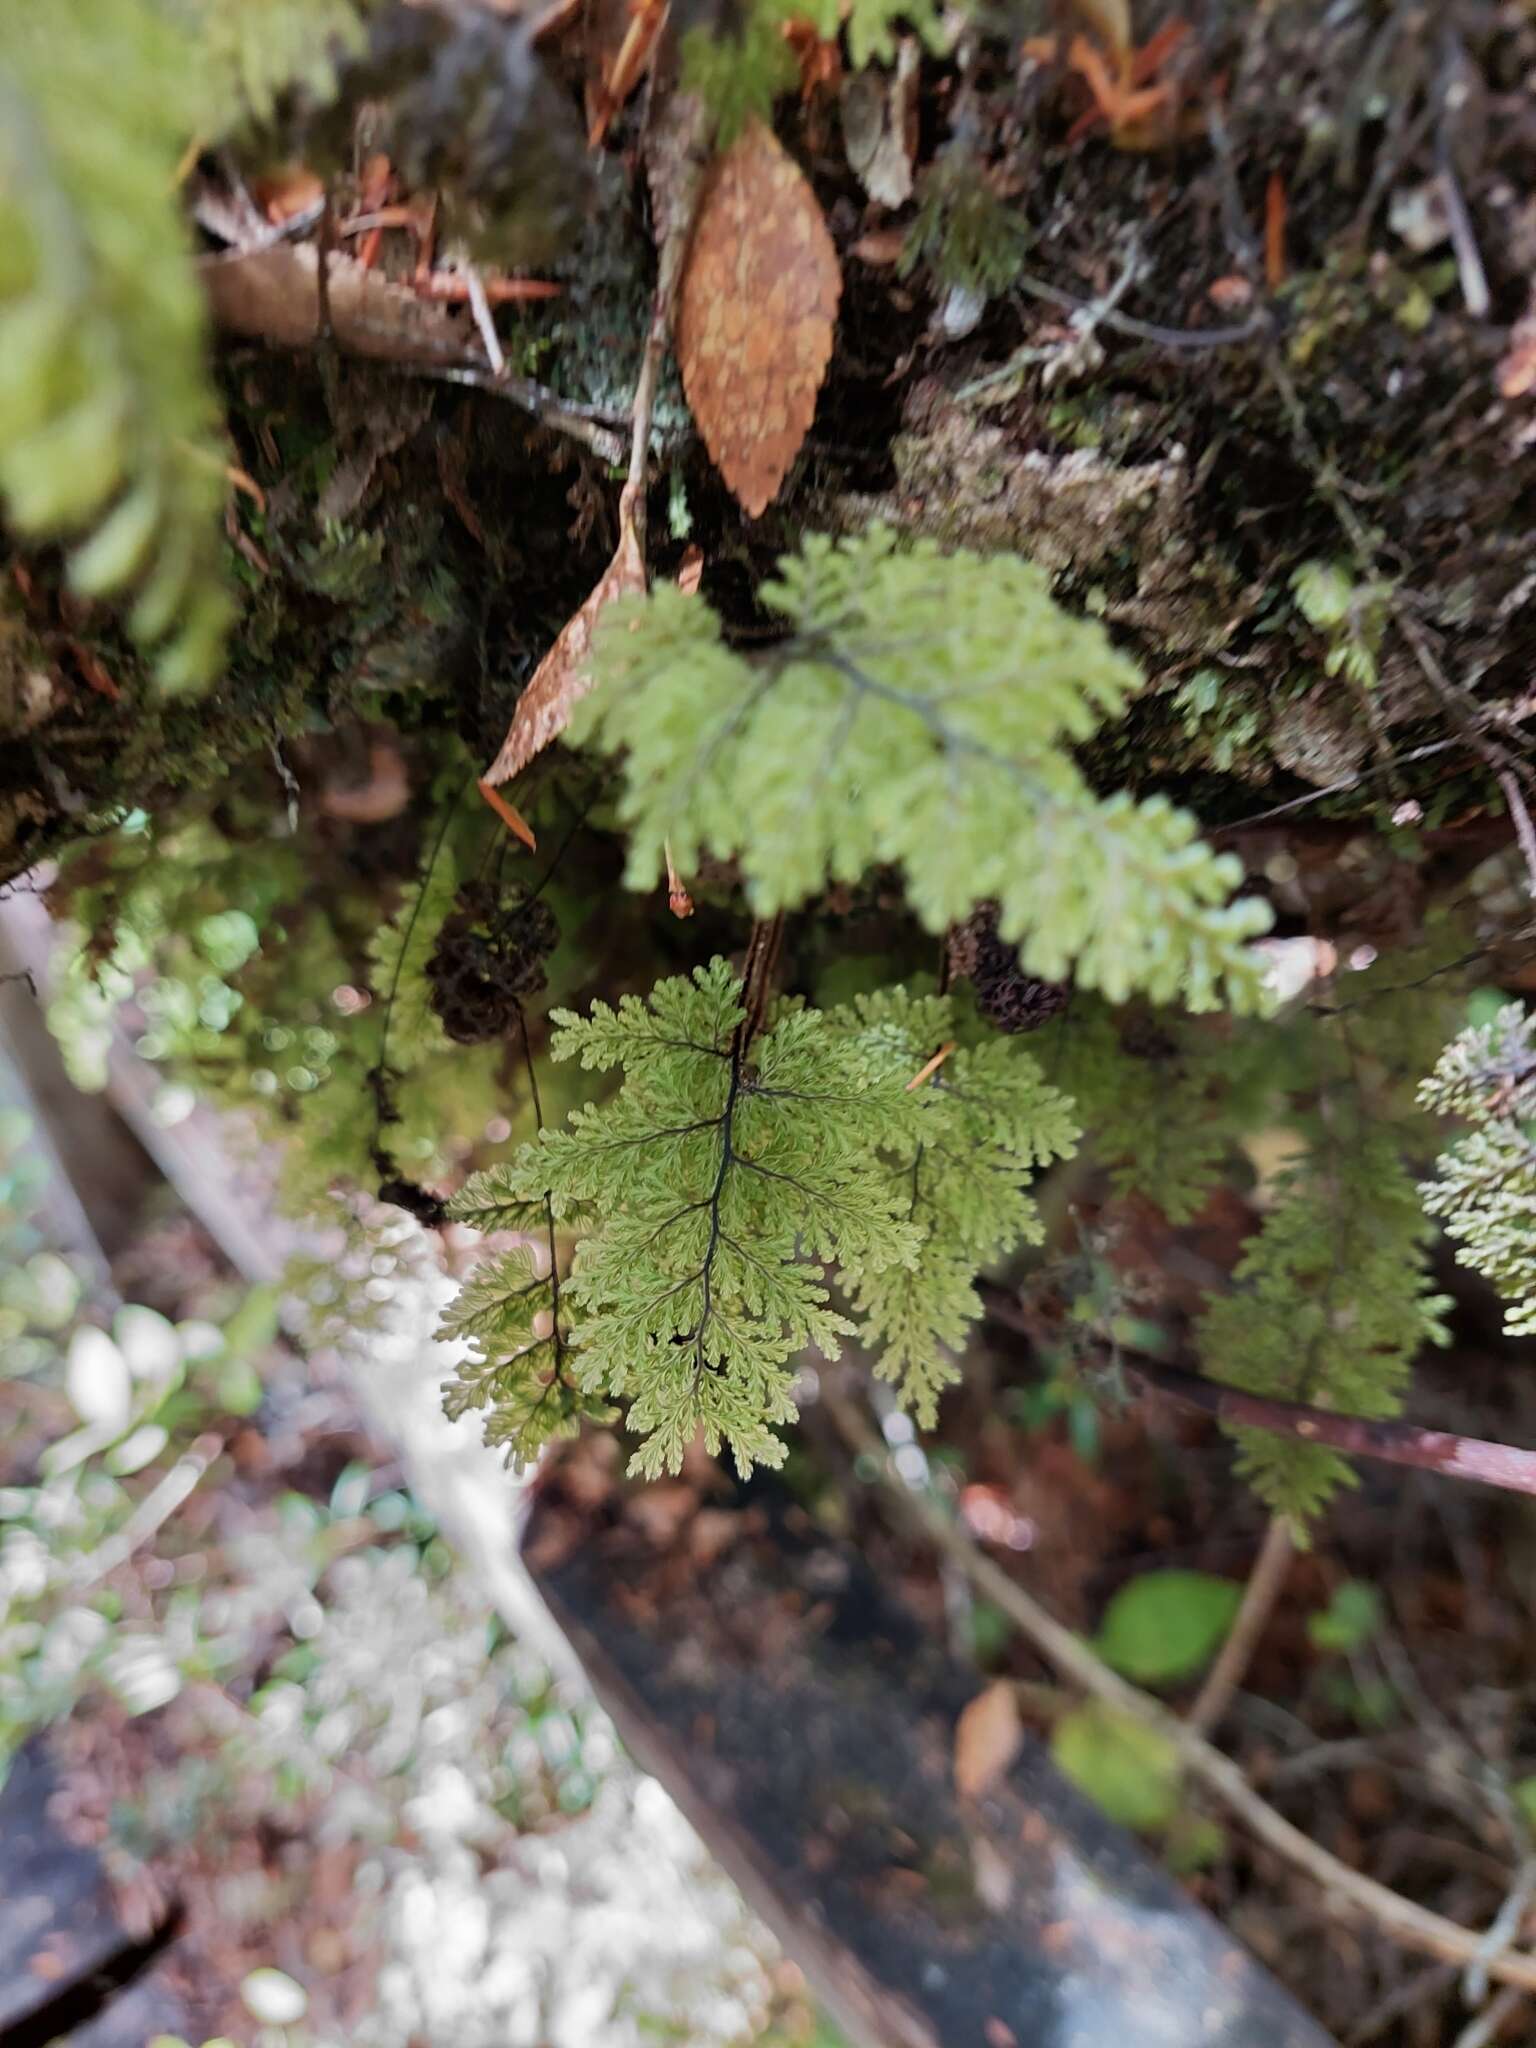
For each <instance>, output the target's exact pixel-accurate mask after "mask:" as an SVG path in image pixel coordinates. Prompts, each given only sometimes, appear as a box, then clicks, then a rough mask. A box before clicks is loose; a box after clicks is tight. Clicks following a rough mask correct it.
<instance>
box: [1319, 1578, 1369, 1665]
mask: <svg viewBox="0 0 1536 2048" xmlns="http://www.w3.org/2000/svg"><path fill="white" fill-rule="evenodd" d="M1381 1617H1382V1606H1381V1595H1380V1594H1379V1593H1378V1592H1377V1590H1376V1588H1375V1587H1374V1586H1368V1585H1366V1584H1365V1582H1364V1581H1363V1580H1361V1579H1346V1580H1345V1581H1344V1583H1343V1585H1342V1586H1336V1587H1335V1588H1334V1593H1333V1598H1332V1599H1331V1600H1330V1601H1329V1602H1328V1605H1327V1606H1326V1607H1325V1608H1323V1609H1322V1610H1321V1611H1320V1612H1319V1613H1317V1614H1313V1615H1309V1616H1308V1617H1307V1635H1308V1638H1309V1639H1310V1641H1311V1644H1312V1647H1313V1649H1314V1650H1343V1651H1348V1650H1359V1649H1362V1648H1363V1647H1364V1645H1365V1644H1366V1643H1368V1642H1369V1641H1370V1640H1371V1637H1372V1636H1373V1635H1375V1633H1376V1631H1377V1630H1378V1629H1379V1628H1380V1627H1381Z"/></svg>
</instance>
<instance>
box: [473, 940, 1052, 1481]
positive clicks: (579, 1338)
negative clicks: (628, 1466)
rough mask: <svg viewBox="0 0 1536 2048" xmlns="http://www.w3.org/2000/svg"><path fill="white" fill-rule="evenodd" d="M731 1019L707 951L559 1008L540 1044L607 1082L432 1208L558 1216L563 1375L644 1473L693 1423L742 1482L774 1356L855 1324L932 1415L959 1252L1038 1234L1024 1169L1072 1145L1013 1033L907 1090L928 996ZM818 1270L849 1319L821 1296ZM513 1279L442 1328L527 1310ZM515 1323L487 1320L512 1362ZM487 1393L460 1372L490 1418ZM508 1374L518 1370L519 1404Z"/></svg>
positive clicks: (770, 1409)
mask: <svg viewBox="0 0 1536 2048" xmlns="http://www.w3.org/2000/svg"><path fill="white" fill-rule="evenodd" d="M743 1018H744V1012H743V1009H742V1004H741V984H740V982H739V981H738V979H737V977H736V976H735V975H734V974H733V973H732V972H731V970H730V969H729V967H728V966H727V965H726V964H725V963H724V962H723V961H719V960H717V961H715V962H714V963H713V964H712V965H711V966H710V967H709V968H707V969H704V968H700V969H697V970H696V971H695V973H694V974H693V976H692V977H691V979H686V980H684V979H677V980H669V981H663V982H661V983H660V984H659V985H658V986H657V987H656V988H655V989H654V990H653V991H652V993H651V995H650V996H649V997H648V998H647V1000H646V1001H645V1002H643V1003H642V1002H640V1001H639V1000H638V999H636V998H635V997H633V996H630V997H626V998H625V999H624V1000H623V1001H622V1002H621V1003H620V1004H619V1006H618V1008H617V1009H610V1008H609V1007H608V1006H607V1005H606V1004H603V1003H598V1004H596V1005H595V1006H594V1008H593V1011H592V1014H591V1015H590V1017H576V1016H573V1015H571V1014H570V1013H569V1012H564V1011H557V1012H556V1013H555V1021H556V1023H557V1025H558V1027H559V1029H558V1033H557V1035H556V1037H555V1039H554V1041H553V1051H554V1055H555V1057H556V1058H557V1059H572V1058H576V1059H580V1060H581V1061H582V1062H583V1064H584V1065H586V1066H588V1067H591V1068H597V1069H611V1068H618V1069H620V1070H621V1071H622V1075H623V1081H622V1085H621V1086H620V1088H619V1089H618V1091H617V1093H616V1094H614V1095H613V1096H612V1097H610V1098H609V1099H608V1100H606V1101H604V1102H602V1103H600V1104H597V1105H595V1106H591V1107H586V1108H580V1109H577V1110H575V1111H574V1112H573V1113H572V1115H571V1117H570V1118H569V1120H568V1122H567V1123H566V1125H565V1126H564V1127H563V1128H561V1129H558V1130H546V1131H544V1132H542V1133H541V1134H540V1136H539V1139H538V1141H537V1142H536V1143H535V1144H532V1145H527V1146H524V1147H523V1149H522V1150H521V1151H520V1152H519V1153H518V1154H517V1156H516V1157H515V1158H514V1159H513V1160H511V1161H510V1162H509V1163H508V1164H506V1165H502V1166H498V1167H494V1168H492V1169H490V1170H489V1171H488V1172H485V1173H482V1174H477V1175H476V1176H475V1177H474V1178H473V1179H472V1180H471V1181H470V1182H469V1183H468V1184H467V1186H466V1187H465V1188H464V1190H463V1192H462V1193H461V1194H460V1195H459V1196H458V1197H456V1199H455V1200H454V1201H453V1202H452V1203H451V1204H450V1212H451V1213H452V1214H453V1215H454V1216H455V1217H456V1218H458V1219H459V1220H461V1221H464V1222H470V1223H474V1224H476V1225H478V1226H479V1227H480V1228H481V1229H486V1230H499V1229H516V1230H521V1231H528V1230H530V1229H533V1228H536V1227H539V1222H540V1218H541V1217H543V1218H546V1219H547V1220H548V1223H549V1226H550V1229H551V1233H553V1229H554V1225H555V1223H556V1221H557V1220H558V1222H559V1224H560V1226H561V1228H562V1229H565V1228H569V1227H570V1226H571V1225H573V1224H574V1225H576V1226H578V1227H579V1229H580V1230H581V1232H582V1233H583V1234H582V1235H581V1238H580V1242H579V1244H578V1247H577V1251H576V1256H575V1258H574V1260H573V1262H572V1266H571V1272H570V1276H569V1278H568V1279H567V1280H564V1281H562V1282H561V1286H560V1297H559V1299H560V1305H563V1310H564V1312H565V1313H568V1314H569V1315H570V1317H571V1319H572V1327H571V1330H570V1333H569V1353H568V1357H566V1359H565V1360H564V1367H565V1369H564V1372H563V1375H562V1377H563V1380H564V1382H565V1383H567V1384H569V1385H571V1386H573V1387H575V1388H577V1389H579V1390H580V1391H581V1392H582V1393H583V1394H585V1395H586V1396H588V1397H590V1398H591V1399H592V1400H593V1401H594V1402H595V1401H597V1400H599V1399H606V1398H609V1397H612V1398H614V1399H620V1400H624V1401H627V1402H628V1403H629V1421H630V1425H631V1427H632V1428H634V1429H636V1430H637V1431H640V1432H641V1433H642V1434H643V1436H644V1441H643V1442H642V1445H641V1447H640V1450H639V1452H638V1453H637V1455H636V1459H635V1469H636V1470H639V1471H642V1472H646V1473H651V1474H654V1473H656V1472H659V1471H660V1470H662V1469H663V1468H664V1467H671V1468H673V1469H675V1468H676V1467H677V1465H678V1463H679V1462H680V1460H681V1458H682V1455H683V1451H684V1449H685V1448H686V1446H687V1445H688V1443H689V1441H690V1440H691V1439H692V1437H693V1436H694V1434H695V1433H696V1432H697V1431H698V1430H700V1429H702V1430H703V1432H704V1439H705V1442H706V1444H707V1445H708V1446H709V1447H710V1449H711V1450H714V1449H717V1448H718V1447H719V1446H720V1444H721V1443H722V1442H723V1443H725V1444H728V1445H729V1446H730V1448H731V1450H732V1452H733V1454H734V1455H735V1458H736V1461H737V1463H738V1465H739V1466H740V1467H741V1469H742V1470H743V1471H745V1470H747V1469H748V1468H749V1467H750V1466H751V1465H753V1464H769V1465H773V1464H777V1463H778V1462H779V1461H780V1460H781V1459H782V1457H783V1454H784V1447H783V1444H782V1443H781V1442H780V1440H779V1437H778V1435H777V1427H778V1425H780V1424H782V1423H784V1422H788V1421H792V1420H793V1418H794V1413H795V1411H794V1406H793V1403H792V1401H791V1399H790V1386H791V1383H792V1381H793V1377H794V1369H795V1355H796V1354H797V1353H798V1352H799V1351H801V1350H803V1349H805V1348H807V1347H809V1348H811V1349H814V1350H817V1351H819V1352H821V1354H822V1355H823V1356H824V1357H829V1358H832V1357H836V1356H837V1353H838V1348H839V1345H840V1343H841V1340H842V1339H843V1338H844V1337H845V1336H849V1335H854V1334H857V1335H858V1336H859V1338H860V1339H861V1341H862V1342H863V1343H865V1344H866V1345H867V1346H868V1347H869V1348H870V1350H871V1351H872V1353H873V1354H874V1358H875V1366H876V1370H877V1371H878V1372H879V1373H881V1374H882V1376H883V1377H885V1378H887V1379H891V1380H895V1381H896V1382H897V1383H898V1384H899V1385H900V1387H901V1390H902V1394H903V1396H904V1398H906V1399H908V1400H910V1401H911V1403H912V1404H913V1406H914V1408H915V1409H916V1411H917V1413H918V1414H919V1416H920V1417H921V1418H922V1419H924V1420H925V1421H931V1420H932V1419H933V1415H934V1410H935V1404H936V1401H937V1396H938V1393H939V1391H940V1389H941V1388H942V1387H943V1386H944V1385H945V1384H946V1383H947V1382H948V1381H949V1380H951V1379H953V1378H954V1377H955V1367H954V1362H953V1358H952V1355H951V1354H952V1352H953V1351H954V1349H955V1348H956V1347H958V1346H959V1345H960V1344H961V1343H962V1342H963V1340H964V1337H965V1333H966V1330H967V1329H968V1327H969V1326H970V1324H971V1323H972V1322H973V1321H974V1320H975V1317H976V1314H977V1310H978V1303H977V1300H976V1295H975V1291H974V1288H973V1286H972V1282H973V1280H974V1277H975V1273H976V1269H977V1266H978V1265H979V1264H981V1263H983V1262H985V1261H986V1260H989V1259H992V1258H995V1257H997V1256H999V1255H1001V1254H1002V1253H1004V1252H1006V1251H1008V1250H1011V1249H1012V1248H1013V1247H1014V1246H1015V1245H1017V1244H1019V1243H1021V1242H1025V1241H1028V1240H1031V1239H1033V1238H1036V1237H1037V1236H1038V1235H1039V1228H1040V1226H1039V1219H1038V1217H1037V1215H1036V1212H1035V1208H1034V1204H1033V1202H1032V1201H1031V1199H1030V1197H1029V1195H1028V1193H1027V1192H1026V1184H1027V1182H1028V1179H1029V1177H1030V1175H1031V1173H1032V1172H1033V1171H1034V1170H1035V1168H1037V1167H1039V1166H1043V1165H1044V1164H1045V1163H1046V1162H1047V1161H1049V1160H1051V1159H1055V1158H1060V1157H1062V1156H1063V1155H1065V1154H1066V1153H1068V1152H1070V1151H1071V1149H1072V1146H1073V1143H1074V1142H1075V1139H1076V1129H1075V1126H1074V1124H1073V1121H1072V1115H1071V1105H1070V1104H1069V1103H1068V1102H1067V1100H1066V1099H1065V1097H1063V1096H1062V1095H1060V1094H1059V1093H1058V1092H1057V1091H1056V1090H1055V1089H1053V1088H1050V1087H1048V1086H1047V1085H1046V1083H1045V1081H1044V1079H1043V1078H1042V1076H1041V1073H1040V1070H1039V1067H1038V1066H1037V1065H1036V1063H1035V1061H1034V1060H1033V1059H1032V1058H1031V1057H1030V1055H1029V1054H1028V1053H1027V1052H1025V1051H1024V1049H1023V1048H1022V1047H1021V1046H1020V1045H1018V1044H1017V1043H1016V1042H1013V1041H1009V1040H1004V1039H988V1040H986V1041H985V1042H984V1043H982V1044H980V1045H976V1046H969V1047H964V1048H959V1049H956V1048H954V1047H953V1046H951V1049H950V1051H949V1053H948V1054H947V1055H946V1058H945V1060H944V1061H943V1062H942V1064H941V1065H940V1066H939V1068H938V1069H937V1071H936V1073H935V1075H934V1076H933V1077H923V1080H922V1085H919V1086H917V1087H914V1086H913V1083H914V1081H917V1080H918V1079H919V1077H921V1076H922V1069H923V1067H924V1066H925V1064H927V1062H928V1061H929V1059H930V1056H931V1054H932V1053H933V1052H934V1051H935V1050H936V1049H937V1048H938V1047H940V1046H941V1045H943V1044H945V1043H947V1042H948V1041H947V1036H946V1034H948V1033H949V1031H950V1030H951V1029H952V1027H953V1022H954V1019H953V1014H952V1007H951V1004H950V1003H949V1001H948V1000H947V999H946V998H942V997H914V996H911V995H909V994H908V993H907V992H906V991H905V990H903V989H891V990H886V991H884V992H882V993H881V994H879V995H874V996H867V997H863V998H861V999H860V1000H859V1001H858V1002H857V1003H856V1004H855V1005H853V1006H852V1007H850V1008H848V1009H844V1010H839V1011H834V1012H831V1013H829V1014H825V1015H824V1014H822V1013H821V1012H819V1011H816V1010H811V1009H806V1008H804V1007H802V1006H801V1005H800V1004H798V1003H791V1002H785V1003H781V1004H779V1005H778V1006H777V1008H776V1009H775V1010H774V1011H773V1012H772V1013H771V1014H770V1016H769V1019H768V1025H767V1029H766V1030H765V1031H764V1032H763V1034H762V1035H761V1037H759V1038H756V1039H754V1040H752V1041H751V1043H750V1044H747V1043H745V1042H744V1038H743ZM826 1265H835V1267H836V1268H837V1279H838V1284H839V1287H840V1289H841V1291H842V1293H843V1294H844V1295H845V1296H846V1298H847V1299H848V1301H849V1303H850V1305H851V1306H852V1307H853V1309H854V1310H855V1312H856V1313H857V1315H858V1316H859V1318H860V1321H859V1322H857V1323H855V1322H853V1321H851V1320H850V1319H849V1318H848V1317H847V1316H845V1315H843V1314H842V1313H841V1312H840V1311H839V1310H838V1309H837V1308H835V1307H834V1306H833V1305H832V1303H831V1297H830V1295H829V1291H828V1288H827V1286H826V1285H825V1284H824V1282H825V1279H826V1274H825V1272H824V1270H823V1269H824V1266H826ZM529 1277H530V1276H529V1273H528V1270H527V1268H526V1265H522V1264H518V1265H513V1264H511V1263H508V1262H505V1261H504V1262H502V1263H501V1264H500V1265H494V1266H492V1268H491V1269H490V1271H489V1272H488V1273H487V1274H486V1276H485V1279H484V1282H483V1285H479V1284H477V1285H475V1287H474V1289H473V1292H472V1293H467V1295H466V1298H464V1299H463V1301H462V1303H461V1305H460V1307H459V1308H458V1309H457V1310H456V1311H455V1312H454V1315H453V1319H452V1329H453V1332H454V1333H455V1334H460V1335H463V1334H469V1335H471V1336H475V1337H478V1338H481V1339H483V1338H484V1337H485V1336H487V1335H488V1334H490V1333H492V1332H494V1331H495V1330H497V1329H500V1328H502V1327H503V1323H504V1319H506V1318H508V1317H509V1315H510V1311H509V1309H508V1306H507V1304H508V1301H509V1299H510V1300H511V1301H512V1302H515V1303H516V1304H519V1305H520V1304H523V1303H524V1302H525V1301H527V1300H529V1299H534V1298H539V1299H542V1297H537V1296H536V1289H535V1290H532V1291H530V1288H529ZM477 1281H478V1275H477ZM552 1306H554V1304H552ZM522 1317H523V1310H522V1308H521V1306H519V1307H518V1309H517V1314H516V1316H515V1317H512V1318H511V1319H510V1320H507V1321H505V1328H506V1329H507V1330H510V1331H511V1333H512V1335H513V1336H514V1337H515V1339H516V1340H517V1341H516V1344H515V1345H514V1346H513V1347H512V1356H513V1357H514V1359H515V1361H516V1363H517V1365H518V1368H519V1371H521V1369H522V1359H523V1357H524V1351H523V1349H522V1348H521V1347H522V1346H524V1345H526V1343H527V1341H528V1340H527V1332H526V1327H525V1323H524V1321H523V1320H522ZM505 1349H506V1346H505V1344H503V1351H505ZM497 1384H498V1383H497V1382H496V1381H495V1380H494V1379H493V1378H487V1377H485V1376H482V1377H481V1378H479V1379H477V1380H475V1381H474V1385H475V1387H476V1388H479V1387H481V1386H484V1387H485V1388H486V1389H487V1392H486V1397H485V1405H486V1406H487V1407H488V1408H490V1409H492V1410H494V1409H495V1408H496V1407H497V1406H498V1403H499V1399H500V1396H499V1394H498V1391H497ZM521 1387H522V1381H521V1380H520V1379H519V1378H518V1377H516V1376H515V1375H514V1378H513V1380H512V1382H511V1397H510V1398H511V1409H512V1414H513V1417H514V1419H515V1417H516V1416H519V1415H521V1413H522V1405H523V1404H524V1395H523V1393H522V1392H521V1391H520V1389H521ZM453 1398H454V1399H455V1400H456V1401H463V1400H464V1399H465V1398H466V1397H464V1396H463V1395H461V1394H459V1393H457V1392H456V1393H455V1394H454V1395H453ZM508 1426H509V1427H511V1426H512V1424H511V1423H510V1422H509V1424H508ZM518 1426H519V1427H520V1426H521V1425H520V1424H519V1425H518Z"/></svg>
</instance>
